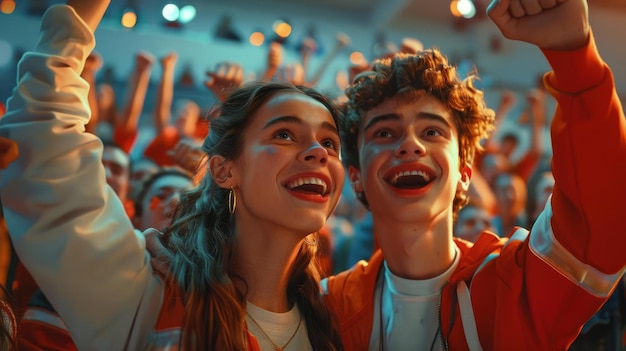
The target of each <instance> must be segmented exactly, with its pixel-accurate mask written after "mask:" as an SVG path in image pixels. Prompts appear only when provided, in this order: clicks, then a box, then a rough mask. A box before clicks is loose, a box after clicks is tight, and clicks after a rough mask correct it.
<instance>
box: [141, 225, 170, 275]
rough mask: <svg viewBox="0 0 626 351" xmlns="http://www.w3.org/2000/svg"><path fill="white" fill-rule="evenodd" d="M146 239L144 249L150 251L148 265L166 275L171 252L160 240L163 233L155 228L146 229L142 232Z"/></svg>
mask: <svg viewBox="0 0 626 351" xmlns="http://www.w3.org/2000/svg"><path fill="white" fill-rule="evenodd" d="M143 235H144V237H145V239H146V249H147V250H148V253H150V265H151V266H152V269H153V270H154V271H156V272H159V273H160V274H161V275H163V276H166V275H167V274H168V272H169V267H170V262H171V261H172V253H171V252H170V251H169V250H168V249H167V248H165V246H164V245H163V243H162V242H161V236H162V235H163V233H161V232H159V231H158V230H156V229H152V228H151V229H148V230H146V231H144V232H143Z"/></svg>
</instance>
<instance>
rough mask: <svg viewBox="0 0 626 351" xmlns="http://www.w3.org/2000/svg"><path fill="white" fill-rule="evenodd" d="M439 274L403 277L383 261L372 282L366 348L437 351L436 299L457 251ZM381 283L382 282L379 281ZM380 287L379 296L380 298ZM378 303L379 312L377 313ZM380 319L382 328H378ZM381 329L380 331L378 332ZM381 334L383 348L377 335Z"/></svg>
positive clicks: (439, 341) (439, 343) (452, 267)
mask: <svg viewBox="0 0 626 351" xmlns="http://www.w3.org/2000/svg"><path fill="white" fill-rule="evenodd" d="M456 250H457V252H456V255H455V258H454V262H453V263H452V265H451V266H450V267H449V268H448V269H447V270H446V271H445V272H443V273H442V274H441V275H439V276H437V277H434V278H431V279H426V280H410V279H403V278H400V277H398V276H396V275H395V274H393V273H392V272H391V271H390V270H389V267H388V266H387V262H384V264H383V266H384V271H383V274H381V277H379V278H378V282H377V283H376V294H375V298H374V301H375V303H374V323H373V324H372V335H371V337H370V346H369V350H370V351H378V350H394V351H403V350H411V351H419V350H424V351H431V350H440V349H441V347H442V345H441V337H440V335H439V334H440V333H441V331H440V330H439V299H440V295H441V288H442V287H443V285H444V284H445V283H446V282H447V281H448V279H449V278H450V276H451V275H452V273H453V272H454V270H455V269H456V267H457V266H458V264H459V256H460V255H459V253H458V249H456ZM383 283H384V284H383ZM381 288H383V289H384V290H383V299H382V301H381ZM381 302H382V306H383V308H382V309H383V315H382V318H381V315H380V305H381ZM381 319H382V321H383V323H382V324H383V327H382V329H381V323H380V322H381ZM381 330H382V332H381ZM381 335H383V339H384V347H381V343H380V336H381Z"/></svg>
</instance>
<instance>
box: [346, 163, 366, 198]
mask: <svg viewBox="0 0 626 351" xmlns="http://www.w3.org/2000/svg"><path fill="white" fill-rule="evenodd" d="M348 176H350V184H352V190H354V192H355V193H356V194H358V193H362V192H363V184H362V183H361V171H359V169H358V168H356V167H354V166H348Z"/></svg>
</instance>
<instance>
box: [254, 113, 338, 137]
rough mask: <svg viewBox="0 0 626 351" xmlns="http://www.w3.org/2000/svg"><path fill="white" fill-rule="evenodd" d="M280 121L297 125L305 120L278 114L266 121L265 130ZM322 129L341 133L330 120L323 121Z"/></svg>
mask: <svg viewBox="0 0 626 351" xmlns="http://www.w3.org/2000/svg"><path fill="white" fill-rule="evenodd" d="M278 123H293V124H297V125H302V124H304V121H303V120H302V118H300V117H296V116H278V117H274V118H272V119H270V120H269V121H268V122H267V123H265V125H264V126H263V130H265V129H267V128H269V127H271V126H273V125H275V124H278ZM322 129H325V130H328V131H330V132H333V133H337V134H339V131H338V130H337V127H335V126H334V125H333V124H332V123H330V122H328V121H324V122H323V123H322Z"/></svg>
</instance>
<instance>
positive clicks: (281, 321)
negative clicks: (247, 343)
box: [246, 302, 313, 351]
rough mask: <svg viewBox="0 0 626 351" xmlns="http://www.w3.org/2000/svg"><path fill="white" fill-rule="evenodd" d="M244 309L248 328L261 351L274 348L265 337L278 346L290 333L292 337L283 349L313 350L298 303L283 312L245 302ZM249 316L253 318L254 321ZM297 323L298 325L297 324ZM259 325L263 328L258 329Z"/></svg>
mask: <svg viewBox="0 0 626 351" xmlns="http://www.w3.org/2000/svg"><path fill="white" fill-rule="evenodd" d="M246 311H247V312H248V315H247V316H246V323H247V324H248V330H249V331H250V333H252V335H254V336H255V337H256V339H257V341H258V342H259V346H260V347H261V350H262V351H274V350H275V348H274V345H272V344H271V343H270V341H269V340H268V339H267V338H268V337H269V338H270V339H271V340H272V342H273V343H274V344H276V345H277V346H278V347H283V346H284V345H285V344H286V343H287V342H288V341H289V338H291V336H292V335H293V339H292V340H291V341H289V344H287V347H285V348H284V349H283V350H284V351H313V347H312V346H311V342H310V341H309V335H308V333H307V329H306V322H305V320H304V318H303V317H302V316H301V315H300V310H299V309H298V305H294V306H293V308H292V309H291V310H289V311H287V312H285V313H276V312H270V311H267V310H264V309H262V308H260V307H258V306H256V305H254V304H252V303H250V302H247V304H246ZM250 316H252V318H254V321H253V320H252V319H251V318H250ZM255 321H256V323H255ZM257 324H258V325H257ZM298 324H300V325H299V326H298ZM259 326H261V328H263V330H262V331H261V330H260V329H259ZM296 329H297V331H296ZM263 332H265V334H267V336H266V335H264V334H263ZM294 333H295V335H294Z"/></svg>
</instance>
